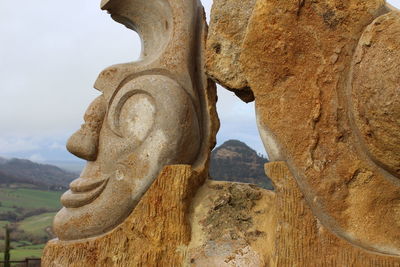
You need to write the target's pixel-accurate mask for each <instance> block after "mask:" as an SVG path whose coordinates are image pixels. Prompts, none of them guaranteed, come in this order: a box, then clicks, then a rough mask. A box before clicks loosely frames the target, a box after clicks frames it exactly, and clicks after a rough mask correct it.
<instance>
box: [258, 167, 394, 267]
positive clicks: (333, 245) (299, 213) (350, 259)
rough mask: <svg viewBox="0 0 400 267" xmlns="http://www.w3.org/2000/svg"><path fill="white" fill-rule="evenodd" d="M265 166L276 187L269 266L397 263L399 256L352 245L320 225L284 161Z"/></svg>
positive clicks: (298, 266)
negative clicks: (273, 236) (377, 252)
mask: <svg viewBox="0 0 400 267" xmlns="http://www.w3.org/2000/svg"><path fill="white" fill-rule="evenodd" d="M265 169H266V173H267V175H268V176H269V177H270V178H271V179H272V180H273V182H274V185H275V190H276V200H275V201H276V202H275V203H273V204H272V203H271V204H272V205H275V206H276V222H277V225H276V228H275V229H276V234H275V235H276V243H275V244H276V247H275V251H274V252H273V255H272V257H271V258H272V262H271V264H270V266H279V267H283V266H287V267H291V266H297V267H300V266H307V267H311V266H324V267H326V266H359V267H367V266H385V267H391V266H393V267H394V266H400V258H399V257H391V256H385V255H379V254H376V253H372V252H369V251H367V250H364V249H362V248H359V247H356V246H353V245H352V244H350V243H349V242H347V241H345V240H343V239H341V238H339V237H337V236H336V235H334V234H333V233H332V232H331V231H329V230H327V229H326V228H325V227H324V226H322V225H321V224H320V223H319V221H318V220H317V218H316V217H315V216H314V215H313V214H312V211H311V209H310V208H309V206H308V204H307V203H306V201H305V199H304V196H303V194H302V193H301V191H300V190H299V187H298V185H297V183H296V181H295V179H294V177H293V175H292V174H291V173H290V171H289V169H288V167H287V165H286V163H285V162H271V163H267V164H266V165H265ZM265 253H267V254H268V253H270V251H265Z"/></svg>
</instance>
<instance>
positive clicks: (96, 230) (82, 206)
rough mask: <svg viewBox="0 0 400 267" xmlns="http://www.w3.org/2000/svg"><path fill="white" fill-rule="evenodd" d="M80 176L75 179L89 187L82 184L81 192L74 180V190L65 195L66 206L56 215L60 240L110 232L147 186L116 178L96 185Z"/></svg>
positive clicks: (72, 185)
mask: <svg viewBox="0 0 400 267" xmlns="http://www.w3.org/2000/svg"><path fill="white" fill-rule="evenodd" d="M79 179H82V178H79ZM79 179H77V180H75V181H76V182H77V183H82V182H84V183H83V184H84V185H85V186H86V187H80V188H79V189H80V190H81V191H80V192H79V191H77V190H76V189H77V188H75V187H74V183H72V184H71V190H69V191H67V192H66V193H65V194H64V195H63V197H62V202H63V204H64V208H62V209H61V210H60V211H59V212H58V213H57V215H56V216H55V218H54V223H53V230H54V232H55V234H56V235H57V237H58V238H59V239H60V240H78V239H83V238H88V237H93V236H98V235H101V234H104V233H106V232H108V231H110V230H111V229H113V228H115V226H117V225H118V224H120V223H121V222H122V221H123V220H124V219H125V218H126V217H127V216H128V215H129V214H130V212H131V211H132V210H133V209H134V207H135V206H136V204H137V202H138V200H139V199H140V197H141V196H142V194H143V192H144V191H145V189H146V188H145V187H141V186H137V185H132V184H131V183H129V181H127V180H126V179H123V180H119V179H115V178H114V177H113V178H110V179H105V180H103V181H99V180H97V181H96V182H97V184H96V186H95V185H94V184H90V185H89V184H86V183H85V182H86V181H83V180H79ZM87 180H88V179H87ZM75 181H74V182H75ZM92 182H94V180H92ZM83 188H85V189H86V191H84V190H83Z"/></svg>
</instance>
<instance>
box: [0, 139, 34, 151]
mask: <svg viewBox="0 0 400 267" xmlns="http://www.w3.org/2000/svg"><path fill="white" fill-rule="evenodd" d="M39 148H40V146H39V145H38V144H37V141H36V140H34V139H33V138H12V137H8V138H4V137H3V138H2V137H0V154H2V155H5V154H11V153H17V152H22V151H33V150H37V149H39Z"/></svg>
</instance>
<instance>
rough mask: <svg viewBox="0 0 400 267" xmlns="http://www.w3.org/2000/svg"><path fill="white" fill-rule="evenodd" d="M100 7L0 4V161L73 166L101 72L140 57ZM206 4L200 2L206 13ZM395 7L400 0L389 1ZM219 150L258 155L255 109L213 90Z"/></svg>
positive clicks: (135, 42) (130, 36)
mask: <svg viewBox="0 0 400 267" xmlns="http://www.w3.org/2000/svg"><path fill="white" fill-rule="evenodd" d="M99 2H100V0H99V1H95V0H91V1H82V0H68V1H67V0H62V1H60V0H41V1H6V0H0V41H1V42H0V46H1V49H0V80H1V83H0V114H1V115H0V156H6V157H21V158H29V159H32V160H35V161H48V160H74V159H75V157H74V156H72V155H69V154H68V152H67V151H66V149H65V142H66V140H67V138H68V137H69V135H71V134H72V133H73V132H74V131H75V130H77V129H78V128H79V127H80V124H81V123H82V122H83V119H82V118H83V114H84V112H85V110H86V107H87V106H88V104H89V103H90V102H91V101H92V100H93V99H94V98H95V97H96V96H97V95H98V94H99V93H98V92H97V91H96V90H94V89H93V83H94V81H95V80H96V78H97V75H98V74H99V73H100V71H101V70H102V69H104V68H106V67H107V66H110V65H113V64H116V63H122V62H129V61H133V60H135V59H137V58H138V57H139V54H140V40H139V37H138V36H137V34H136V33H134V32H132V31H130V30H128V29H126V28H125V27H124V26H122V25H120V24H118V23H115V22H114V21H113V20H112V19H111V18H110V16H109V15H108V14H107V13H106V12H104V11H101V10H100V9H99ZM211 2H212V1H211V0H203V5H204V6H205V8H206V12H207V13H208V14H209V11H210V8H211ZM389 2H391V3H392V4H394V5H396V6H398V7H400V0H392V1H389ZM218 97H219V102H218V106H217V108H218V113H219V117H220V120H221V129H220V132H219V133H218V136H217V137H218V144H221V143H222V142H224V141H226V140H228V139H239V140H242V141H244V142H246V143H247V144H248V145H249V146H251V147H252V148H254V149H256V150H257V151H258V152H260V153H263V154H265V150H264V148H263V146H262V143H261V141H260V138H259V135H258V131H257V128H256V124H255V115H254V104H253V103H251V104H245V103H243V102H241V101H239V99H237V98H236V97H235V96H234V95H233V94H232V93H230V92H229V91H227V90H225V89H222V88H219V89H218Z"/></svg>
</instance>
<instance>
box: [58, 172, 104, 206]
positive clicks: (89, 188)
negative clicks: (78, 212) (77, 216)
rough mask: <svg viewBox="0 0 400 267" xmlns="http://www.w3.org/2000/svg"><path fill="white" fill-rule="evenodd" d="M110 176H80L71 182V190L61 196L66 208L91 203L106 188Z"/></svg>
mask: <svg viewBox="0 0 400 267" xmlns="http://www.w3.org/2000/svg"><path fill="white" fill-rule="evenodd" d="M107 181H108V178H90V179H89V178H78V179H76V180H74V181H73V182H72V183H71V184H70V190H68V191H67V192H65V193H64V194H63V195H62V196H61V203H62V204H63V205H64V207H66V208H79V207H82V206H84V205H87V204H89V203H91V202H92V201H93V200H95V199H96V198H97V197H98V196H99V195H100V194H101V193H102V192H103V190H104V188H105V186H106V184H107Z"/></svg>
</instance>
